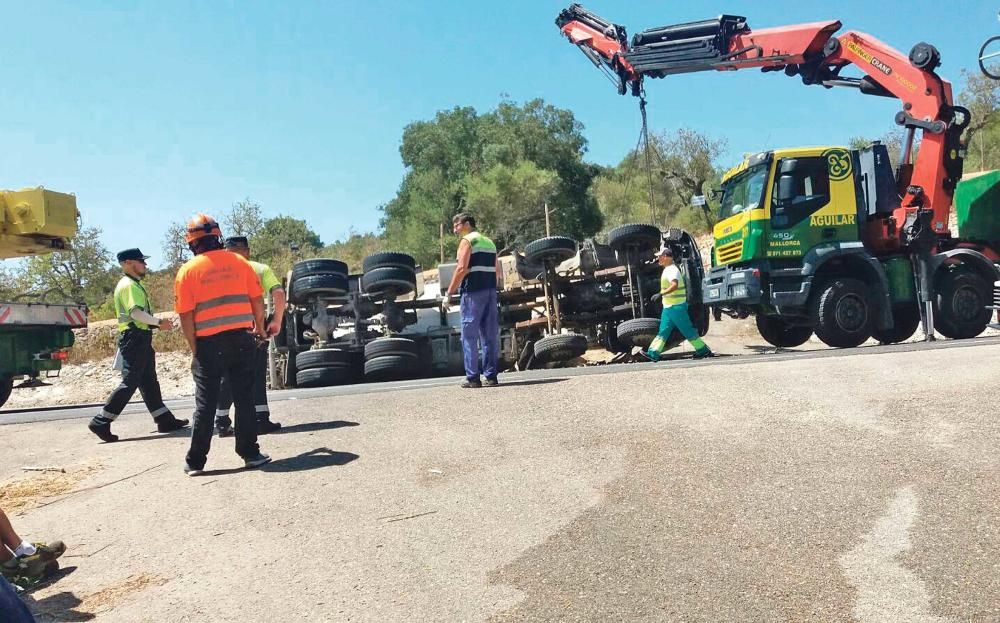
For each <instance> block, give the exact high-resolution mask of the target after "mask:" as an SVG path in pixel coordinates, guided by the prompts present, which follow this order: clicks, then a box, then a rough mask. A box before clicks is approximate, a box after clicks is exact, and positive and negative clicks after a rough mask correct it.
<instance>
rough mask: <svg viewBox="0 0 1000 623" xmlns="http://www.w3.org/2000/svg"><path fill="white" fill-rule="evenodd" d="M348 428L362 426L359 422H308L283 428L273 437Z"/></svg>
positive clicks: (274, 433)
mask: <svg viewBox="0 0 1000 623" xmlns="http://www.w3.org/2000/svg"><path fill="white" fill-rule="evenodd" d="M347 426H360V425H359V424H358V423H357V422H345V421H343V420H336V421H333V422H306V423H304V424H292V425H290V426H282V427H281V429H280V430H277V431H275V432H273V433H271V434H272V435H285V434H287V433H312V432H316V431H321V430H333V429H335V428H344V427H347Z"/></svg>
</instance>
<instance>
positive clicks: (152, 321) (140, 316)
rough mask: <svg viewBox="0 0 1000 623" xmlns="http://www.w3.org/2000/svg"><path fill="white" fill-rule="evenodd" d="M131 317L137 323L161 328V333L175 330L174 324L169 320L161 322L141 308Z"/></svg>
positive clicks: (134, 311)
mask: <svg viewBox="0 0 1000 623" xmlns="http://www.w3.org/2000/svg"><path fill="white" fill-rule="evenodd" d="M129 317H130V318H131V319H132V320H135V321H136V322H141V323H143V324H147V325H149V326H151V327H159V328H160V330H161V331H167V330H168V329H172V328H174V324H173V323H172V322H170V321H169V320H167V319H166V318H164V319H163V320H160V319H159V318H157V317H156V316H154V315H153V314H151V313H149V312H147V311H146V310H145V309H142V308H141V307H136V308H134V309H133V310H132V312H131V313H130V314H129Z"/></svg>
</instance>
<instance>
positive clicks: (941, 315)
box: [934, 270, 992, 340]
mask: <svg viewBox="0 0 1000 623" xmlns="http://www.w3.org/2000/svg"><path fill="white" fill-rule="evenodd" d="M936 285H937V288H936V290H937V296H936V297H935V299H936V300H935V305H934V307H935V309H934V325H935V328H936V329H937V330H938V331H939V332H940V333H941V335H943V336H945V337H948V338H952V339H955V340H963V339H967V338H970V337H976V336H977V335H979V334H980V333H982V332H983V330H985V329H986V325H988V324H989V323H990V310H988V309H986V306H987V305H991V304H992V301H991V300H990V299H991V296H990V295H991V292H990V285H989V284H987V283H986V280H985V279H983V278H982V277H980V276H979V275H978V274H976V273H972V272H968V271H966V270H950V271H948V272H946V273H944V274H943V275H941V277H940V278H938V279H937V284H936Z"/></svg>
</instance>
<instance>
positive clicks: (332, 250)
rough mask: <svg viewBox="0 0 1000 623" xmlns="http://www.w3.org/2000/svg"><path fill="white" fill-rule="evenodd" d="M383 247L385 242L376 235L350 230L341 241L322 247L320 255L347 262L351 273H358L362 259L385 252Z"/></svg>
mask: <svg viewBox="0 0 1000 623" xmlns="http://www.w3.org/2000/svg"><path fill="white" fill-rule="evenodd" d="M384 245H385V241H384V240H383V239H382V237H381V236H379V235H377V234H373V233H370V232H368V233H363V234H362V233H358V232H356V231H354V230H351V231H350V232H348V234H347V237H346V238H344V239H343V240H337V241H336V242H334V243H332V244H328V245H327V246H325V247H323V250H322V251H320V255H322V256H323V257H329V258H333V259H337V260H340V261H342V262H347V265H348V267H350V269H351V272H354V273H360V272H361V264H362V262H363V261H364V259H365V258H366V257H368V256H369V255H371V254H372V253H376V252H378V251H383V250H385V246H384Z"/></svg>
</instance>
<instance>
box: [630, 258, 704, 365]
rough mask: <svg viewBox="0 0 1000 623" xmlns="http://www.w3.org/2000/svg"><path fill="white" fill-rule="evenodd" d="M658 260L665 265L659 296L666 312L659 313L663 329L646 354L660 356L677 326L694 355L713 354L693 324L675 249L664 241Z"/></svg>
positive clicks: (655, 358)
mask: <svg viewBox="0 0 1000 623" xmlns="http://www.w3.org/2000/svg"><path fill="white" fill-rule="evenodd" d="M656 259H657V262H658V263H659V265H660V266H662V267H663V275H662V276H661V277H660V297H661V301H662V303H663V313H662V314H661V315H660V331H659V333H657V334H656V338H655V339H654V340H653V343H652V344H650V345H649V350H648V351H646V356H647V357H649V358H650V359H652V360H653V361H659V360H660V354H661V353H662V352H663V351H664V350H665V349H666V346H667V340H669V339H670V334H671V333H673V331H674V329H675V328H676V329H677V330H678V331H680V332H681V335H683V336H684V337H685V339H687V341H688V342H690V343H691V346H693V347H694V358H695V359H701V358H703V357H711V356H712V350H711V349H710V348H709V347H708V346H707V345H706V344H705V342H704V341H703V340H702V339H701V337H699V335H698V331H697V330H696V329H695V328H694V325H692V324H691V316H689V315H688V303H687V284H686V283H685V282H684V273H683V272H681V269H680V268H679V267H678V266H677V265H676V264H674V252H673V250H671V248H670V247H668V246H666V245H664V246H663V247H662V248H661V249H660V250H659V252H657V254H656Z"/></svg>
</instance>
